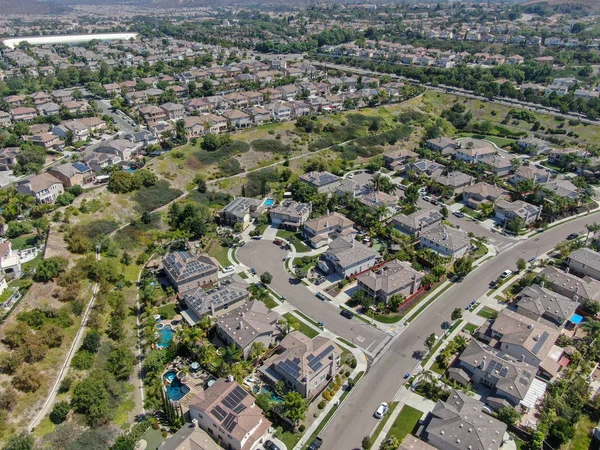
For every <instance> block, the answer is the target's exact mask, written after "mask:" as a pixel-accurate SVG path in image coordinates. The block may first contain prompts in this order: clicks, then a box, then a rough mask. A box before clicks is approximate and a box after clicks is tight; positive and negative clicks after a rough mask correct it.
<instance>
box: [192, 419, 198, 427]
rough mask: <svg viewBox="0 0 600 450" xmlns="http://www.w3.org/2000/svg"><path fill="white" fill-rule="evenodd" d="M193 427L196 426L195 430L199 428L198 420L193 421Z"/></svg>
mask: <svg viewBox="0 0 600 450" xmlns="http://www.w3.org/2000/svg"><path fill="white" fill-rule="evenodd" d="M192 425H194V428H198V419H192Z"/></svg>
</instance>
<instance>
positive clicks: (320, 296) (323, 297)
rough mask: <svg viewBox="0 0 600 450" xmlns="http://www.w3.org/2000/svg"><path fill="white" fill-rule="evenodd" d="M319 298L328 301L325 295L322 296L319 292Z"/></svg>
mask: <svg viewBox="0 0 600 450" xmlns="http://www.w3.org/2000/svg"><path fill="white" fill-rule="evenodd" d="M317 298H318V299H319V300H327V299H326V298H325V296H324V295H323V294H321V293H320V292H317Z"/></svg>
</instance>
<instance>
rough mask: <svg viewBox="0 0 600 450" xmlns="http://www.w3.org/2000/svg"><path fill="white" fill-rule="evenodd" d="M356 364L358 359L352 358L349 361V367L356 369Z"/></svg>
mask: <svg viewBox="0 0 600 450" xmlns="http://www.w3.org/2000/svg"><path fill="white" fill-rule="evenodd" d="M357 365H358V361H356V358H352V361H350V367H351V368H352V369H356V366H357Z"/></svg>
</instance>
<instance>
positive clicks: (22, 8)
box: [0, 0, 66, 14]
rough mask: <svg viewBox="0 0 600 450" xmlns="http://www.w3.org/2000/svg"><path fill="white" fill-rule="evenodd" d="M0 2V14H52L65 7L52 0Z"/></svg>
mask: <svg viewBox="0 0 600 450" xmlns="http://www.w3.org/2000/svg"><path fill="white" fill-rule="evenodd" d="M0 3H1V4H2V8H1V10H2V14H52V13H59V12H61V11H64V10H65V9H66V8H65V7H64V6H62V5H57V4H56V3H55V2H53V1H43V2H40V1H37V0H1V1H0Z"/></svg>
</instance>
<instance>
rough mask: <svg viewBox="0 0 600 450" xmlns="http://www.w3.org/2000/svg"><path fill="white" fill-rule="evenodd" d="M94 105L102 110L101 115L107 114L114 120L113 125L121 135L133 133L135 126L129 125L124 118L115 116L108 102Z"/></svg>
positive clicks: (118, 115)
mask: <svg viewBox="0 0 600 450" xmlns="http://www.w3.org/2000/svg"><path fill="white" fill-rule="evenodd" d="M96 103H97V104H98V106H99V107H100V109H101V110H102V114H108V115H109V116H111V117H112V118H113V119H114V120H115V123H116V124H117V126H118V127H119V130H121V132H122V133H123V134H128V133H133V130H134V128H135V127H136V126H137V125H131V123H129V122H128V121H127V118H126V117H123V116H122V115H121V114H117V113H116V112H115V111H113V109H112V108H111V106H110V102H109V101H108V100H99V101H98V102H96Z"/></svg>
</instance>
